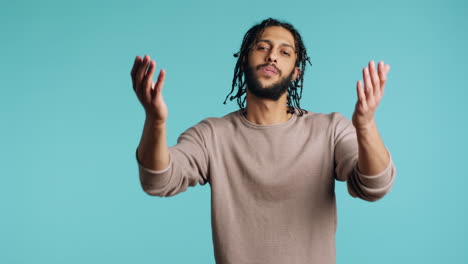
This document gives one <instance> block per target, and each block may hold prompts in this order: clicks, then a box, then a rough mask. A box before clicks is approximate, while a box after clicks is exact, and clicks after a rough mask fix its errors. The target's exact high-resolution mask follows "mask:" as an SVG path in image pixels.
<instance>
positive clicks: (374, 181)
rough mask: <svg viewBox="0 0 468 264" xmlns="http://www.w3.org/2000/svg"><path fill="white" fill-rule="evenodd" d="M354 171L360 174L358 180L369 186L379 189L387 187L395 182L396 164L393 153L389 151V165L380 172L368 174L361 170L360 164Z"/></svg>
mask: <svg viewBox="0 0 468 264" xmlns="http://www.w3.org/2000/svg"><path fill="white" fill-rule="evenodd" d="M354 172H355V173H356V175H357V176H358V180H359V181H360V182H361V183H362V185H364V186H365V187H367V188H372V189H378V188H386V187H387V186H388V185H391V184H392V182H393V176H394V165H393V159H392V156H391V154H390V153H389V162H388V165H387V167H386V168H385V169H384V170H383V171H381V172H380V173H378V174H374V175H366V174H363V173H361V172H360V171H359V169H358V164H357V162H356V166H355V167H354Z"/></svg>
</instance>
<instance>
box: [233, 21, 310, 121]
mask: <svg viewBox="0 0 468 264" xmlns="http://www.w3.org/2000/svg"><path fill="white" fill-rule="evenodd" d="M272 26H280V27H283V28H285V29H287V30H289V32H291V34H292V35H293V37H294V40H295V44H296V45H295V46H296V53H297V60H296V67H299V69H300V73H299V76H298V77H297V78H296V80H294V81H292V82H291V83H290V84H289V87H288V98H287V105H288V113H294V107H296V108H297V109H298V110H299V116H302V115H303V114H304V113H307V111H306V110H304V109H301V107H300V102H299V101H300V100H301V97H302V86H303V82H304V71H305V66H306V62H309V64H310V65H311V66H312V63H311V62H310V58H309V57H308V56H307V50H306V48H305V46H304V43H303V42H302V38H301V35H300V34H299V32H298V31H297V30H296V29H295V28H294V27H293V26H292V25H291V24H289V23H286V22H281V21H279V20H276V19H273V18H268V19H265V20H263V21H262V22H261V23H260V24H257V25H255V26H253V27H252V28H251V29H249V31H247V33H245V35H244V39H243V40H242V45H241V49H240V51H239V52H237V53H235V54H234V57H236V58H238V59H237V63H236V67H235V68H234V78H233V79H232V89H231V92H230V93H229V94H228V95H227V96H226V99H225V100H224V104H226V101H227V99H228V97H229V96H230V95H231V94H232V93H233V92H234V89H235V87H237V88H238V89H237V93H236V94H235V95H233V96H231V97H229V100H230V101H232V100H234V99H236V98H237V104H238V105H239V107H240V108H241V109H244V108H245V100H246V96H243V95H245V93H246V87H245V79H244V71H243V69H242V68H245V67H242V66H243V65H242V62H244V63H247V61H248V60H247V57H248V54H249V50H250V48H251V47H252V45H253V44H255V43H256V40H257V38H258V37H259V36H261V35H262V33H263V31H264V30H265V28H267V27H272Z"/></svg>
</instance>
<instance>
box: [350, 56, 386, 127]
mask: <svg viewBox="0 0 468 264" xmlns="http://www.w3.org/2000/svg"><path fill="white" fill-rule="evenodd" d="M389 71H390V65H388V64H384V62H383V61H380V62H379V64H378V72H377V70H376V69H375V64H374V61H373V60H372V61H370V62H369V65H368V66H366V67H364V69H363V70H362V76H363V79H364V85H365V86H364V87H363V86H362V82H361V80H359V81H358V82H357V85H356V88H357V95H358V101H357V102H356V107H355V109H354V114H353V118H352V119H353V125H354V126H355V127H356V129H358V130H365V129H368V128H370V127H371V126H373V125H374V124H375V123H374V121H375V120H374V113H375V110H376V109H377V107H378V106H379V103H380V100H381V99H382V97H383V94H384V89H385V82H386V81H387V73H388V72H389Z"/></svg>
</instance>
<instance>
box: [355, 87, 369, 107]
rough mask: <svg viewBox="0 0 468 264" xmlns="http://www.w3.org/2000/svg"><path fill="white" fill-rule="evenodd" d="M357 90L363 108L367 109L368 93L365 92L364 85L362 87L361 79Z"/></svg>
mask: <svg viewBox="0 0 468 264" xmlns="http://www.w3.org/2000/svg"><path fill="white" fill-rule="evenodd" d="M356 90H357V94H358V99H359V103H360V105H361V107H362V109H363V110H365V109H367V100H366V94H365V93H364V87H362V83H361V80H359V81H358V82H357V85H356Z"/></svg>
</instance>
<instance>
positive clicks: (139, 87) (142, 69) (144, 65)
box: [136, 55, 150, 92]
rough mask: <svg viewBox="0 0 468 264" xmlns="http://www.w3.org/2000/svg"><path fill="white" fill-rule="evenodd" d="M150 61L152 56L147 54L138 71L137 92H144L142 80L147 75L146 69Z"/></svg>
mask: <svg viewBox="0 0 468 264" xmlns="http://www.w3.org/2000/svg"><path fill="white" fill-rule="evenodd" d="M149 63H150V57H149V56H148V55H145V56H144V57H143V61H142V63H141V64H140V67H139V68H138V72H137V78H136V86H137V87H136V89H137V92H142V90H143V87H142V83H141V82H142V81H143V78H144V77H145V75H146V71H147V69H148V65H149Z"/></svg>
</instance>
